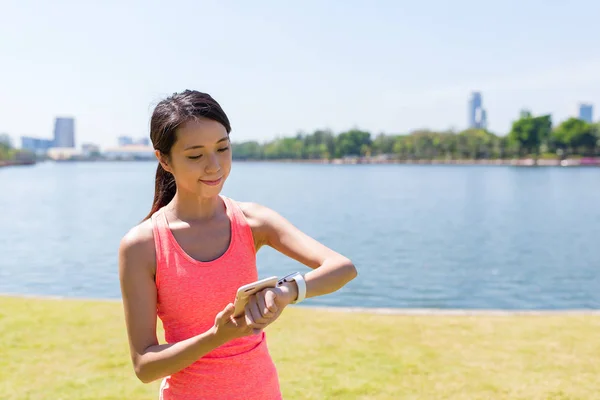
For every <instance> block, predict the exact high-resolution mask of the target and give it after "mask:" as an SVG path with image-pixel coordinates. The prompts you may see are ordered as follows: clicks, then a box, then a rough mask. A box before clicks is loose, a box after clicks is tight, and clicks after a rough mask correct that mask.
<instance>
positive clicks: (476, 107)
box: [468, 92, 487, 129]
mask: <svg viewBox="0 0 600 400" xmlns="http://www.w3.org/2000/svg"><path fill="white" fill-rule="evenodd" d="M468 113H469V118H468V127H469V128H470V129H486V128H487V112H486V110H485V109H484V108H483V98H482V96H481V92H472V93H471V98H470V99H469V110H468Z"/></svg>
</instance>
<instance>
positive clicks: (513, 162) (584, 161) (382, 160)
mask: <svg viewBox="0 0 600 400" xmlns="http://www.w3.org/2000/svg"><path fill="white" fill-rule="evenodd" d="M234 161H236V162H272V163H299V164H333V165H353V164H406V165H492V166H493V165H504V166H521V167H535V166H538V167H582V166H589V167H600V157H595V158H594V157H588V158H567V159H564V160H561V159H557V158H556V159H555V158H551V159H542V158H540V159H534V158H522V159H489V160H450V159H439V160H403V159H395V158H386V157H347V158H335V159H332V160H329V159H313V160H303V159H277V160H235V159H234Z"/></svg>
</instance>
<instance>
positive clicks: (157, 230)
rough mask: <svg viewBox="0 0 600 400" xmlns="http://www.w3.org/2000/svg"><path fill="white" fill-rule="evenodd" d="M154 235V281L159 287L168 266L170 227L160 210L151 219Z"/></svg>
mask: <svg viewBox="0 0 600 400" xmlns="http://www.w3.org/2000/svg"><path fill="white" fill-rule="evenodd" d="M151 220H152V233H153V236H154V250H155V252H156V271H155V274H154V275H155V276H154V280H155V283H156V285H157V286H158V285H159V283H160V282H159V279H160V270H161V269H162V268H163V267H164V266H165V265H166V264H167V254H169V251H170V249H169V246H170V244H169V231H168V230H169V226H168V224H167V219H166V218H165V213H164V211H163V209H162V208H161V209H159V210H158V211H156V212H155V213H154V214H152V217H151Z"/></svg>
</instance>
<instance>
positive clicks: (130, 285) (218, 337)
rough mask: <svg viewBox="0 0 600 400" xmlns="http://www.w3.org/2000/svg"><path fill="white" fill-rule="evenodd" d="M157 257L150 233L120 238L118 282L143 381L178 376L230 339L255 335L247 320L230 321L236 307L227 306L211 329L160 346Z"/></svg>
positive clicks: (132, 349) (136, 230)
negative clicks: (177, 374)
mask: <svg viewBox="0 0 600 400" xmlns="http://www.w3.org/2000/svg"><path fill="white" fill-rule="evenodd" d="M154 259H155V251H154V239H153V236H152V231H151V230H150V231H149V232H144V230H143V229H139V227H138V228H134V229H132V230H131V231H130V232H129V233H128V234H127V235H126V236H125V237H124V238H123V239H122V240H121V244H120V247H119V279H120V283H121V294H122V297H123V307H124V311H125V323H126V326H127V334H128V337H129V349H130V354H131V359H132V361H133V367H134V370H135V374H136V376H137V377H138V378H139V379H140V380H141V381H142V382H144V383H148V382H152V381H154V380H156V379H160V378H163V377H165V376H168V375H171V374H174V373H175V372H178V371H180V370H182V369H183V368H186V367H187V366H189V365H191V364H192V363H194V362H195V361H196V360H198V359H199V358H200V357H202V356H204V355H205V354H207V353H209V352H210V351H212V350H213V349H215V348H217V347H219V346H221V345H222V344H224V343H226V342H228V341H229V340H231V339H234V338H236V337H241V336H246V335H249V334H251V333H252V329H251V328H250V327H247V326H246V324H245V322H244V321H243V319H241V320H232V319H231V318H230V317H231V316H232V315H233V311H234V308H233V305H231V304H229V305H228V306H227V307H226V308H225V309H224V310H223V311H221V313H219V314H218V315H217V316H216V318H215V325H214V326H213V327H212V328H211V329H209V330H208V331H206V332H204V333H202V334H200V335H197V336H194V337H191V338H189V339H186V340H183V341H181V342H177V343H171V344H160V345H159V344H158V339H157V337H156V322H157V315H156V285H155V282H154V276H153V271H154V265H155V261H154ZM236 321H237V323H236Z"/></svg>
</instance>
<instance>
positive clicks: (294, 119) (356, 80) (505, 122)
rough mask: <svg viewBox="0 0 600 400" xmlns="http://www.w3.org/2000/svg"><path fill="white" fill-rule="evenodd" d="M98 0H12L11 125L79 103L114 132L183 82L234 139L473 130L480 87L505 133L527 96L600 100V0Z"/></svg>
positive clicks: (5, 118)
mask: <svg viewBox="0 0 600 400" xmlns="http://www.w3.org/2000/svg"><path fill="white" fill-rule="evenodd" d="M96 3H97V4H96V5H91V2H82V1H60V0H58V1H55V2H49V1H28V0H18V1H13V0H9V1H3V2H2V5H1V6H0V72H1V73H0V132H5V133H8V134H10V135H11V136H12V137H13V138H14V139H17V138H18V137H20V136H21V135H32V136H39V137H50V136H51V134H52V125H53V120H54V117H56V116H73V117H75V118H76V141H77V145H78V146H79V145H81V143H83V142H93V143H97V144H100V145H102V146H110V145H114V144H116V138H117V137H118V136H120V135H130V136H134V137H141V136H147V135H148V125H149V118H150V115H151V112H152V108H153V106H154V105H155V104H156V103H157V102H158V101H159V100H160V99H162V98H163V97H165V96H167V95H169V94H171V93H173V92H176V91H181V90H184V89H186V88H190V89H198V90H201V91H206V92H208V93H210V94H212V95H213V96H214V97H215V98H216V99H217V100H218V101H219V102H220V103H221V105H222V106H223V107H224V109H225V111H226V112H227V114H228V115H229V118H230V119H231V121H232V126H233V131H232V139H234V140H236V141H241V140H250V139H256V140H259V141H262V140H268V139H271V138H274V137H276V136H278V135H293V134H295V133H296V132H297V131H299V130H304V131H312V130H314V129H317V128H330V129H332V130H334V131H336V132H339V131H341V130H344V129H349V128H352V127H355V126H356V127H360V128H363V129H367V130H370V131H371V132H373V133H378V132H382V131H383V132H387V133H406V132H409V131H411V130H414V129H418V128H431V129H448V128H455V129H463V128H465V127H466V123H467V101H468V97H469V93H470V92H471V90H481V91H482V92H483V102H484V107H485V108H486V109H487V111H488V120H489V127H490V129H491V130H492V131H495V132H497V133H501V134H503V133H506V132H507V131H508V130H509V129H510V125H511V121H512V120H513V119H514V118H515V117H516V116H518V113H519V110H520V109H522V108H528V109H530V110H532V111H533V112H534V113H536V114H537V113H552V114H553V118H554V120H555V121H560V120H562V119H565V118H567V117H569V116H570V115H573V114H574V113H575V110H576V107H577V104H578V103H579V102H582V101H583V102H591V103H593V104H594V105H595V107H596V112H595V119H598V117H597V116H598V108H599V107H600V29H599V28H598V21H599V19H598V16H599V15H600V2H598V1H593V0H588V1H584V0H579V1H578V0H573V1H570V2H565V1H557V0H544V1H541V0H521V1H516V0H504V1H483V0H480V1H467V0H455V1H442V0H438V1H433V0H431V1H419V2H417V1H400V0H398V1H366V0H365V1H360V2H359V1H337V2H333V1H331V2H327V4H323V3H325V2H321V1H303V2H295V4H292V3H291V2H283V1H263V2H247V1H228V2H224V1H210V2H202V1H170V2H168V3H167V2H165V1H162V2H159V1H148V0H145V1H139V2H138V1H103V2H96ZM167 4H168V5H167ZM18 143H20V141H19V140H17V144H18Z"/></svg>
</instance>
